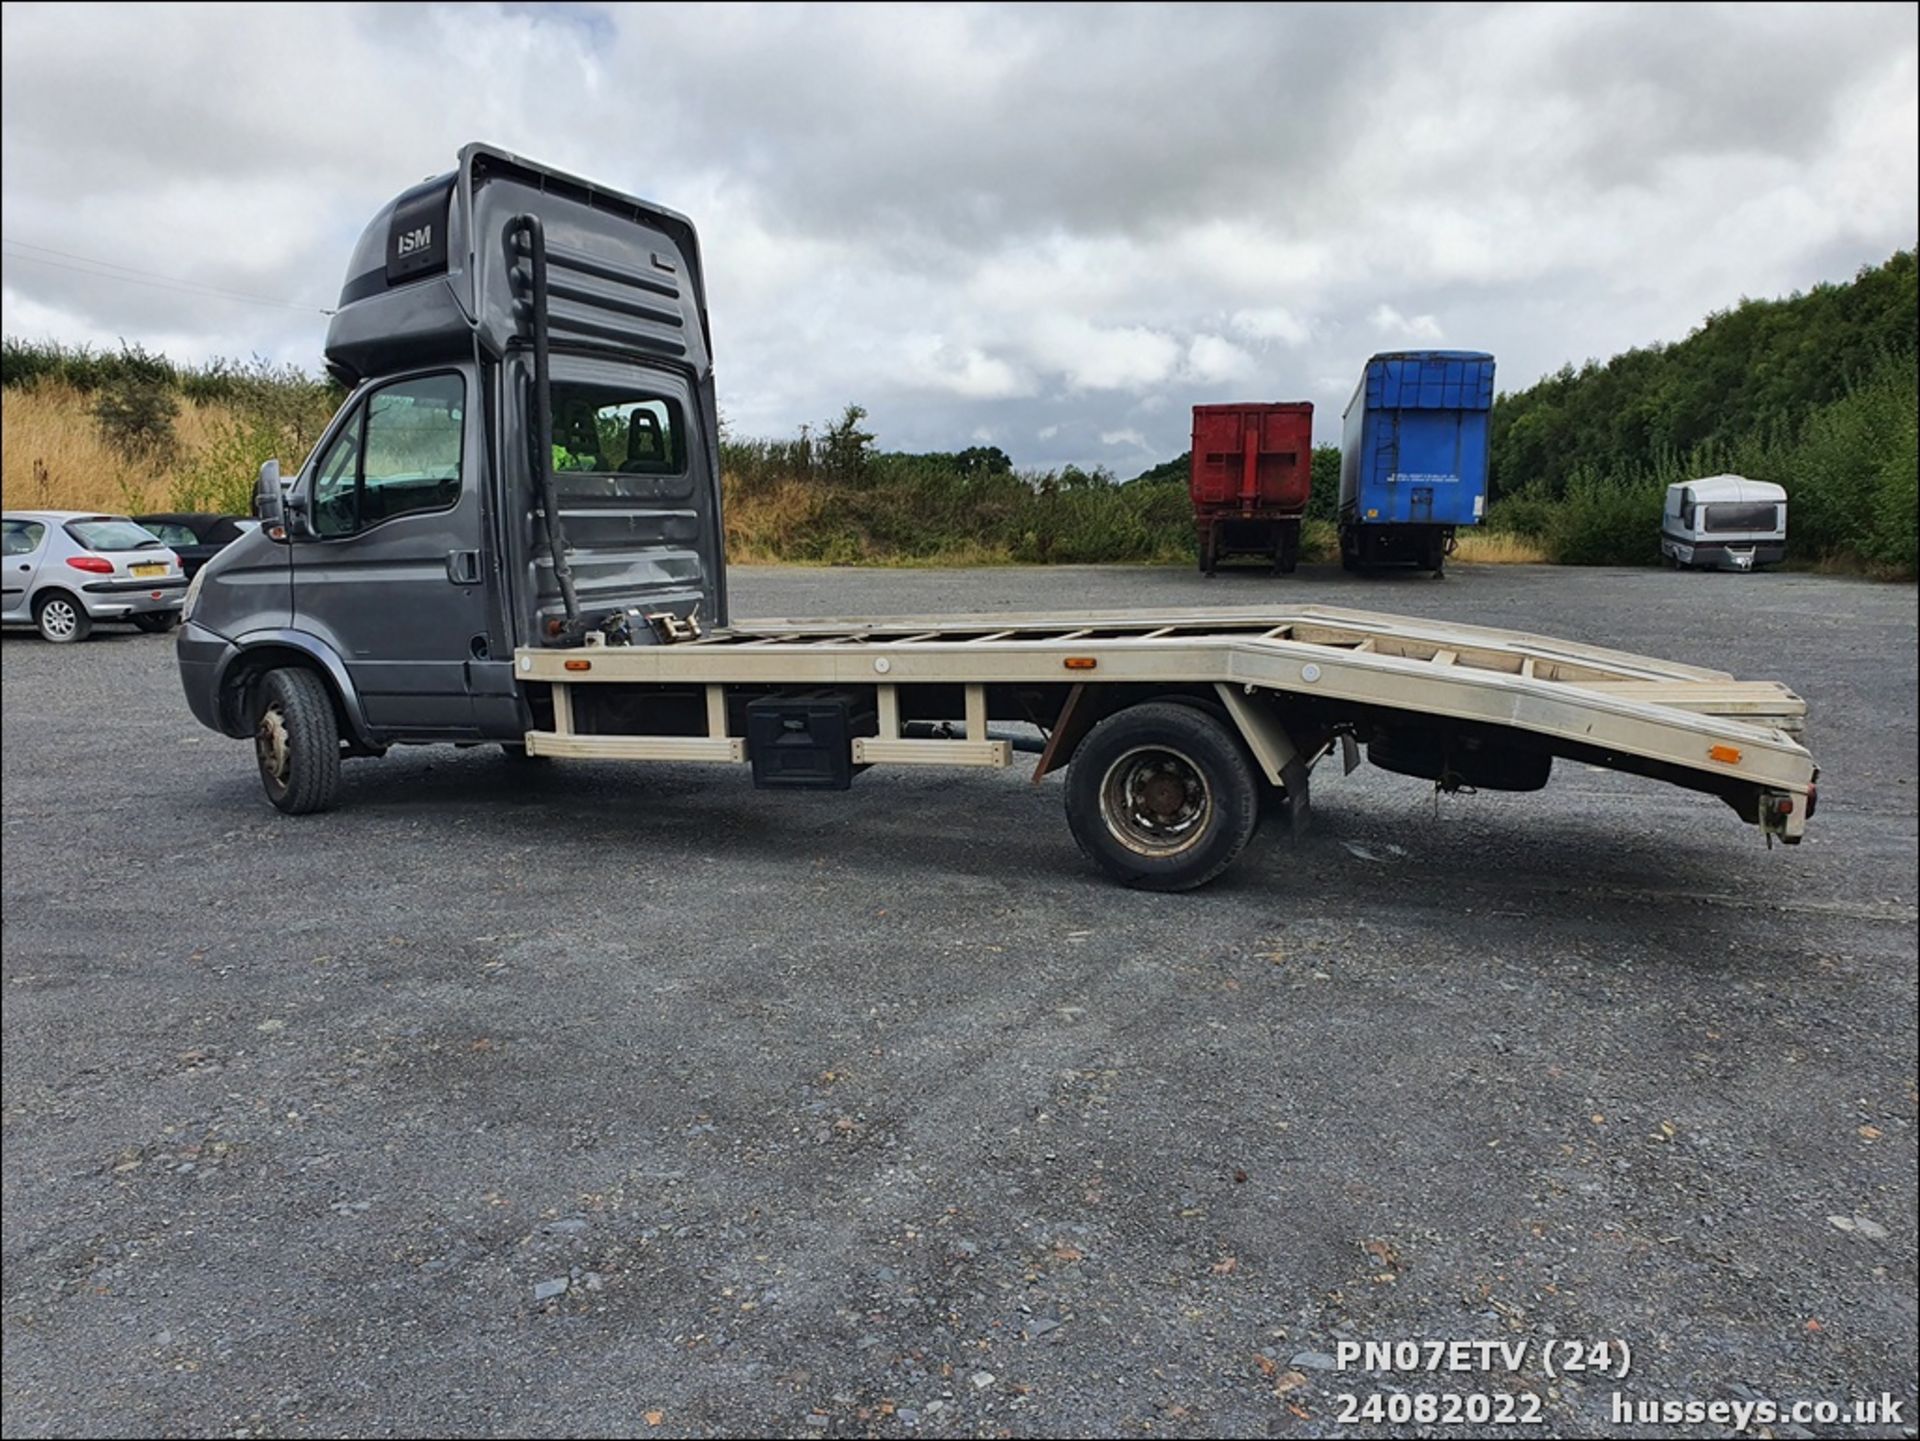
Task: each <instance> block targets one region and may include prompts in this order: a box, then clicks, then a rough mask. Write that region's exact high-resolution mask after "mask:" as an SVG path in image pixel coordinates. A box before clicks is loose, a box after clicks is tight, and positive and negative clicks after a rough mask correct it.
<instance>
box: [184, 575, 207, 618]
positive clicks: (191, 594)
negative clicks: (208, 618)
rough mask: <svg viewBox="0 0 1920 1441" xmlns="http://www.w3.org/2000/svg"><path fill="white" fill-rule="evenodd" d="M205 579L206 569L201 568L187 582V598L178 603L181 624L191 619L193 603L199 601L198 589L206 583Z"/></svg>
mask: <svg viewBox="0 0 1920 1441" xmlns="http://www.w3.org/2000/svg"><path fill="white" fill-rule="evenodd" d="M206 579H207V572H206V567H204V566H202V567H201V568H200V569H199V570H196V571H195V572H194V573H193V579H192V580H190V581H188V582H187V598H186V599H185V600H183V601H182V602H181V603H180V619H181V621H182V622H183V623H184V622H186V621H190V620H192V619H193V603H194V602H195V601H196V600H198V599H200V587H201V586H202V585H204V584H205V583H206Z"/></svg>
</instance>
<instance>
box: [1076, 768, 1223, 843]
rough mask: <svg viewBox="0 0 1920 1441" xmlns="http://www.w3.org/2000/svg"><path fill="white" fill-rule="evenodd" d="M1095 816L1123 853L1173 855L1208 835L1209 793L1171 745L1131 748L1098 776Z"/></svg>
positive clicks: (1195, 770)
mask: <svg viewBox="0 0 1920 1441" xmlns="http://www.w3.org/2000/svg"><path fill="white" fill-rule="evenodd" d="M1100 815H1101V818H1102V819H1103V820H1105V822H1106V824H1107V830H1108V831H1109V832H1111V833H1112V835H1113V838H1114V839H1115V840H1117V841H1119V842H1120V844H1121V845H1123V846H1125V847H1126V848H1127V849H1128V850H1130V851H1134V852H1136V853H1138V854H1140V855H1143V856H1155V857H1161V856H1177V855H1179V854H1180V853H1181V852H1183V851H1186V850H1189V849H1191V848H1192V847H1193V846H1195V845H1197V844H1199V842H1200V838H1201V837H1202V836H1204V835H1205V834H1206V833H1207V830H1208V826H1209V823H1210V822H1211V820H1212V819H1213V788H1212V786H1210V785H1209V784H1208V783H1207V777H1206V773H1205V772H1204V771H1202V770H1201V769H1200V767H1199V766H1197V765H1195V764H1194V761H1193V758H1192V757H1191V756H1189V755H1187V754H1186V753H1184V752H1182V751H1178V750H1175V749H1174V748H1173V747H1171V746H1135V747H1134V748H1133V749H1132V750H1129V751H1126V752H1124V753H1122V754H1121V755H1120V756H1119V757H1117V758H1116V759H1115V760H1114V762H1113V764H1112V765H1110V766H1108V767H1107V773H1106V775H1104V776H1102V777H1101V780H1100Z"/></svg>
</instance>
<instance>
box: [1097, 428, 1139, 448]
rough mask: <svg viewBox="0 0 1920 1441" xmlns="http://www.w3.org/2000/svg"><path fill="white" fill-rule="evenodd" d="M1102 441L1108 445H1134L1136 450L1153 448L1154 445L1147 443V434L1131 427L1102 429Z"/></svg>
mask: <svg viewBox="0 0 1920 1441" xmlns="http://www.w3.org/2000/svg"><path fill="white" fill-rule="evenodd" d="M1100 443H1101V444H1102V445H1108V446H1113V445H1128V446H1132V447H1133V448H1134V449H1135V450H1150V449H1152V447H1151V446H1149V445H1148V444H1147V438H1146V436H1144V435H1142V434H1141V433H1140V432H1139V431H1137V430H1134V429H1132V428H1131V427H1129V428H1128V429H1125V430H1103V431H1101V432H1100Z"/></svg>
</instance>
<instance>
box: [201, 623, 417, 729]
mask: <svg viewBox="0 0 1920 1441" xmlns="http://www.w3.org/2000/svg"><path fill="white" fill-rule="evenodd" d="M283 666H285V667H299V668H300V669H303V670H310V671H313V672H314V673H315V674H317V675H318V676H319V677H320V678H321V680H322V681H324V682H325V683H326V687H327V695H328V698H329V699H331V700H332V702H333V712H334V718H335V720H337V721H338V722H339V725H340V734H341V735H342V736H345V737H348V738H349V739H351V741H352V742H353V744H354V745H355V746H356V747H358V748H362V749H365V750H369V751H376V752H377V751H379V750H380V749H381V748H382V747H381V746H380V745H379V743H378V742H377V741H376V740H375V739H374V737H373V734H372V732H371V731H370V730H369V728H368V726H367V718H366V713H365V712H364V711H363V710H362V709H361V705H360V694H359V692H358V691H357V690H355V689H354V685H353V678H352V677H351V676H350V675H348V674H347V666H346V662H345V661H343V660H341V659H340V657H339V655H338V654H336V653H335V651H334V650H333V648H332V647H331V646H329V645H327V644H326V643H325V642H324V641H320V640H317V639H315V638H314V637H313V636H310V635H306V634H304V633H302V632H300V631H269V632H266V633H264V634H254V635H250V636H243V637H242V638H241V639H240V640H239V641H238V642H236V644H235V648H234V650H233V652H232V653H231V654H230V655H229V656H228V658H227V660H226V662H225V664H224V665H223V667H222V669H221V671H220V677H219V680H218V683H217V689H218V693H219V697H220V700H219V705H220V712H219V713H220V729H221V730H222V731H223V732H225V733H226V734H227V735H230V736H234V737H236V738H244V737H246V736H248V735H251V734H252V732H253V727H252V726H251V724H250V723H249V722H248V719H247V704H246V702H247V696H248V694H249V693H250V692H251V691H252V689H253V687H254V685H255V684H256V683H257V682H258V681H259V679H260V677H261V676H263V675H265V674H266V673H267V672H268V671H270V670H278V669H280V668H281V667H283Z"/></svg>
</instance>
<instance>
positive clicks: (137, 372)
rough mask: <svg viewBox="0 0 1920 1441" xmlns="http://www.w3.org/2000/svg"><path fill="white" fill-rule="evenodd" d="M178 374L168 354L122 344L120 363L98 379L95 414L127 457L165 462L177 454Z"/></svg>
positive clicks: (106, 434) (103, 432)
mask: <svg viewBox="0 0 1920 1441" xmlns="http://www.w3.org/2000/svg"><path fill="white" fill-rule="evenodd" d="M174 378H175V377H174V371H173V366H172V365H171V364H170V363H169V362H168V361H167V360H165V359H164V358H163V357H161V356H157V355H149V354H148V353H147V352H146V351H144V350H142V349H141V348H140V347H139V346H137V345H132V346H129V345H122V346H121V348H120V355H119V364H118V365H117V366H115V367H114V368H113V370H112V372H111V374H110V375H109V376H108V377H107V378H106V379H105V380H103V381H102V382H101V383H100V385H99V398H98V399H96V400H95V401H94V404H93V418H94V422H95V423H96V424H97V425H98V426H99V427H100V433H101V435H102V436H103V437H104V438H105V439H106V442H107V444H109V445H111V446H112V447H113V448H114V449H115V450H116V451H118V452H119V453H120V455H121V456H122V457H123V458H124V459H126V460H128V461H130V462H133V463H136V464H138V463H147V462H151V463H158V464H162V465H164V464H166V463H168V462H169V461H171V460H172V459H173V452H174V433H173V421H174V417H175V416H176V415H178V414H179V413H180V402H179V401H178V400H177V399H176V398H175V393H174Z"/></svg>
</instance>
